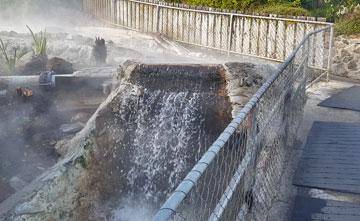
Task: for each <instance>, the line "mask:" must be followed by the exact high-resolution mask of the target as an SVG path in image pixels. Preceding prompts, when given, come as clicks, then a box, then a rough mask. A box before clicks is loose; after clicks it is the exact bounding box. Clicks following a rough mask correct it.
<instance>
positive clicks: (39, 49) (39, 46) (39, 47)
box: [26, 25, 47, 56]
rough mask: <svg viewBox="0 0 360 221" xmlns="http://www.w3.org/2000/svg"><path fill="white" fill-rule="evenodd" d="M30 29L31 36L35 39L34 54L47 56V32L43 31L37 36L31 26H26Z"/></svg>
mask: <svg viewBox="0 0 360 221" xmlns="http://www.w3.org/2000/svg"><path fill="white" fill-rule="evenodd" d="M26 27H27V28H28V29H29V31H30V33H31V36H32V38H33V52H34V55H35V56H46V53H47V38H46V31H41V32H39V33H38V34H35V33H34V32H33V31H32V30H31V28H30V27H29V26H27V25H26Z"/></svg>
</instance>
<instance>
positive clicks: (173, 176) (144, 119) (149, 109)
mask: <svg viewBox="0 0 360 221" xmlns="http://www.w3.org/2000/svg"><path fill="white" fill-rule="evenodd" d="M199 97H200V95H199V94H197V93H193V94H191V93H188V92H180V93H167V94H164V93H162V92H160V91H155V92H153V93H152V94H151V95H150V96H149V97H148V98H145V99H144V100H141V101H140V103H139V106H140V109H139V110H138V113H139V115H138V118H137V128H136V131H135V137H136V138H135V140H134V146H135V153H134V159H133V162H134V166H133V168H132V170H131V171H130V172H129V174H128V179H129V182H130V184H131V185H135V186H137V187H140V188H137V189H138V190H139V191H141V192H142V193H145V195H146V196H147V197H148V198H152V197H155V198H156V194H161V193H159V190H158V185H159V183H158V181H159V180H158V178H159V175H160V174H161V175H165V174H166V175H168V178H167V179H166V180H165V181H166V183H161V184H160V186H162V185H166V186H167V188H166V189H164V190H163V191H164V192H166V191H168V190H171V189H173V188H174V187H175V186H176V185H177V184H178V181H179V179H180V178H181V177H180V176H181V175H182V173H183V172H184V171H185V170H186V168H187V165H186V163H187V162H186V159H187V158H189V156H188V155H189V154H191V151H190V152H189V150H188V148H189V147H190V146H193V147H194V149H196V148H197V147H199V145H200V142H201V139H200V137H199V136H200V134H199V133H198V131H201V121H202V120H203V119H199V118H198V115H199V110H198V108H197V105H196V103H197V102H198V100H199ZM154 112H155V113H154ZM199 121H200V122H199ZM169 171H171V172H170V174H169ZM155 201H156V199H155Z"/></svg>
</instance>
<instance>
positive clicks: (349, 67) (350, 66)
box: [348, 61, 357, 70]
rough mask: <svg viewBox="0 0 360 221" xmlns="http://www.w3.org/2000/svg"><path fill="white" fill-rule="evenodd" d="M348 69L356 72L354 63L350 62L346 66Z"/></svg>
mask: <svg viewBox="0 0 360 221" xmlns="http://www.w3.org/2000/svg"><path fill="white" fill-rule="evenodd" d="M348 69H350V70H356V69H357V64H356V62H355V61H350V62H349V64H348Z"/></svg>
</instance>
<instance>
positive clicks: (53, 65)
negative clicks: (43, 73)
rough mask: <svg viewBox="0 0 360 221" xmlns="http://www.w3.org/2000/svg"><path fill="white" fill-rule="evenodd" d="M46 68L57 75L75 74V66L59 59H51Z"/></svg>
mask: <svg viewBox="0 0 360 221" xmlns="http://www.w3.org/2000/svg"><path fill="white" fill-rule="evenodd" d="M46 68H47V70H50V71H54V72H55V73H56V74H72V73H74V69H73V64H72V63H70V62H68V61H66V60H64V59H62V58H59V57H53V58H50V59H49V60H48V62H47V64H46Z"/></svg>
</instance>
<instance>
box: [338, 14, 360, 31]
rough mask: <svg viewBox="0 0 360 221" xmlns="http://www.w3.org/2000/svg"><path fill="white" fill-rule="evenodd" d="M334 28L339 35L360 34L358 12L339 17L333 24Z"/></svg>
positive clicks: (359, 16)
mask: <svg viewBox="0 0 360 221" xmlns="http://www.w3.org/2000/svg"><path fill="white" fill-rule="evenodd" d="M335 30H336V33H337V34H339V35H357V34H360V13H359V12H356V13H352V14H349V15H346V16H343V17H342V18H340V19H339V21H338V22H336V24H335Z"/></svg>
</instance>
